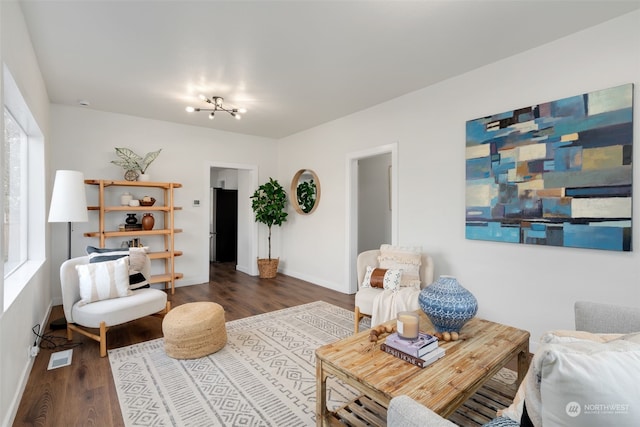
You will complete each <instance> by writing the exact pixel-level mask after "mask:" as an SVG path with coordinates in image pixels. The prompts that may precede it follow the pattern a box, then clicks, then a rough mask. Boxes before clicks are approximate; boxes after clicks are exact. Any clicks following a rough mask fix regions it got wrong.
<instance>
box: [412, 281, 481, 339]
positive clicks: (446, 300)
mask: <svg viewBox="0 0 640 427" xmlns="http://www.w3.org/2000/svg"><path fill="white" fill-rule="evenodd" d="M418 303H419V304H420V308H421V309H422V311H424V313H425V314H426V315H427V317H428V318H429V320H431V323H433V326H434V327H435V328H436V332H460V329H461V328H462V326H463V325H464V324H465V323H467V322H468V321H469V320H471V319H472V318H473V316H475V315H476V313H477V312H478V301H477V300H476V297H474V296H473V294H472V293H471V292H469V291H468V290H467V289H465V288H464V287H463V286H462V285H461V284H460V283H459V282H458V281H457V280H456V278H455V277H453V276H440V277H439V278H438V280H436V281H435V282H433V283H432V284H430V285H429V286H427V287H425V288H424V289H422V291H420V295H419V297H418Z"/></svg>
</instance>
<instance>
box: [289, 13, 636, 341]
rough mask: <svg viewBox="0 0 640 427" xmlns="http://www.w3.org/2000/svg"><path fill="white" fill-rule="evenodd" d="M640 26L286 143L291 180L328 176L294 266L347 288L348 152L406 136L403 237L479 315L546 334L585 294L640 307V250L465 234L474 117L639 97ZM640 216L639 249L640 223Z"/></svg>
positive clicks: (294, 242)
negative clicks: (298, 174)
mask: <svg viewBox="0 0 640 427" xmlns="http://www.w3.org/2000/svg"><path fill="white" fill-rule="evenodd" d="M639 22H640V12H634V13H631V14H628V15H625V16H623V17H620V18H618V19H615V20H612V21H610V22H607V23H604V24H602V25H599V26H597V27H593V28H591V29H588V30H586V31H583V32H580V33H577V34H575V35H572V36H569V37H566V38H564V39H561V40H558V41H556V42H553V43H550V44H548V45H545V46H542V47H539V48H537V49H534V50H531V51H528V52H525V53H522V54H519V55H517V56H514V57H511V58H508V59H506V60H503V61H500V62H498V63H494V64H491V65H488V66H485V67H483V68H480V69H477V70H475V71H472V72H469V73H467V74H465V75H462V76H459V77H455V78H451V79H449V80H446V81H444V82H442V83H440V84H436V85H433V86H431V87H428V88H425V89H423V90H420V91H417V92H414V93H411V94H409V95H406V96H403V97H400V98H397V99H395V100H392V101H389V102H387V103H384V104H381V105H378V106H376V107H374V108H371V109H368V110H366V111H362V112H360V113H357V114H353V115H351V116H348V117H344V118H342V119H339V120H336V121H334V122H331V123H328V124H325V125H322V126H319V127H317V128H314V129H310V130H307V131H305V132H301V133H299V134H296V135H293V136H290V137H288V138H285V139H283V140H281V141H280V146H279V160H278V164H279V177H280V179H282V180H283V181H286V182H288V180H290V179H291V177H292V176H293V174H294V172H295V171H296V170H297V169H299V168H310V169H314V170H315V171H316V173H317V174H318V177H319V179H320V182H321V183H322V200H321V202H320V205H319V206H318V209H317V210H316V211H315V212H314V213H313V214H312V215H310V216H300V215H295V214H292V218H291V220H290V221H288V222H287V223H286V224H284V226H283V229H282V233H281V238H282V242H281V248H280V256H281V258H282V261H283V264H284V266H285V268H286V272H289V273H291V274H292V275H301V276H303V277H304V278H313V279H314V281H315V283H319V284H323V285H324V286H327V287H331V288H334V289H340V290H343V291H344V292H347V290H348V281H349V279H348V278H346V277H345V274H346V265H347V264H346V263H345V261H344V259H345V257H346V248H347V244H346V241H345V239H346V229H345V227H346V221H345V214H346V207H345V204H346V197H345V192H346V187H345V182H346V175H345V174H346V167H345V159H346V158H347V154H348V153H351V152H354V151H359V150H363V149H365V148H367V147H376V146H380V145H384V144H389V143H391V142H395V141H398V143H399V149H398V152H399V171H398V172H399V182H398V186H399V212H398V214H399V239H398V243H399V244H402V245H421V246H422V247H423V248H424V250H425V251H428V252H429V253H430V254H431V255H432V256H433V258H434V261H435V269H436V277H437V275H440V274H452V275H455V276H457V277H458V278H459V280H460V281H461V283H462V284H463V285H464V286H465V287H467V288H468V289H469V290H471V291H472V292H473V293H474V294H475V295H476V296H477V298H478V300H479V305H480V311H479V316H482V317H485V318H488V319H491V320H495V321H499V322H504V323H507V324H511V325H515V326H517V327H521V328H523V329H527V330H529V331H531V334H532V341H537V339H538V338H539V336H540V335H541V334H542V333H543V332H544V331H546V330H548V329H554V328H572V327H573V302H574V301H575V300H577V299H588V300H595V301H606V302H611V303H621V304H627V305H635V306H638V305H640V286H639V285H640V284H639V283H638V278H639V274H638V273H639V270H640V252H638V251H636V252H631V253H621V252H609V251H600V250H582V249H570V248H556V247H537V246H529V245H515V244H506V243H491V242H481V241H470V240H465V237H464V222H465V196H464V195H465V155H464V152H465V151H464V150H465V122H466V121H467V120H470V119H475V118H478V117H482V116H485V115H488V114H492V113H498V112H502V111H507V110H512V109H514V108H518V107H523V106H527V105H534V104H537V103H539V102H545V101H551V100H554V99H559V98H564V97H567V96H571V95H576V94H582V93H585V92H590V91H594V90H597V89H603V88H607V87H612V86H617V85H620V84H623V83H629V82H633V83H636V86H635V92H636V93H635V95H636V96H635V99H636V100H637V99H639V98H638V92H639V90H640V82H639V81H638V77H639V76H640V25H638V23H639ZM532 36H535V35H532ZM488 48H491V47H488ZM638 110H639V109H638V108H636V111H635V129H634V130H635V133H636V135H639V134H640V132H638V130H639V129H638V128H639V123H640V120H638ZM636 139H637V136H636ZM634 161H635V162H638V161H639V158H638V155H637V150H636V155H635V159H634ZM636 192H637V189H636ZM639 199H640V198H638V197H635V202H634V207H635V209H634V211H635V212H640V210H639V209H638V207H639V206H638V203H639V201H638V200H639ZM291 212H293V211H291ZM634 222H636V227H634V231H633V240H634V242H635V245H636V247H638V246H639V245H640V233H639V231H638V230H640V227H638V225H637V220H636V221H634ZM301 272H303V273H302V274H301Z"/></svg>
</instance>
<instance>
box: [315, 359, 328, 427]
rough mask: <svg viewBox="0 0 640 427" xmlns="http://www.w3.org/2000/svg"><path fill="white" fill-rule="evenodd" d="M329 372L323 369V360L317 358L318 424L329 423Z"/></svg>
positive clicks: (324, 424) (318, 426)
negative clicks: (326, 372)
mask: <svg viewBox="0 0 640 427" xmlns="http://www.w3.org/2000/svg"><path fill="white" fill-rule="evenodd" d="M328 412H329V411H328V410H327V374H325V373H324V370H323V369H322V360H320V359H316V426H317V427H322V426H326V425H329V422H328V420H327V415H328Z"/></svg>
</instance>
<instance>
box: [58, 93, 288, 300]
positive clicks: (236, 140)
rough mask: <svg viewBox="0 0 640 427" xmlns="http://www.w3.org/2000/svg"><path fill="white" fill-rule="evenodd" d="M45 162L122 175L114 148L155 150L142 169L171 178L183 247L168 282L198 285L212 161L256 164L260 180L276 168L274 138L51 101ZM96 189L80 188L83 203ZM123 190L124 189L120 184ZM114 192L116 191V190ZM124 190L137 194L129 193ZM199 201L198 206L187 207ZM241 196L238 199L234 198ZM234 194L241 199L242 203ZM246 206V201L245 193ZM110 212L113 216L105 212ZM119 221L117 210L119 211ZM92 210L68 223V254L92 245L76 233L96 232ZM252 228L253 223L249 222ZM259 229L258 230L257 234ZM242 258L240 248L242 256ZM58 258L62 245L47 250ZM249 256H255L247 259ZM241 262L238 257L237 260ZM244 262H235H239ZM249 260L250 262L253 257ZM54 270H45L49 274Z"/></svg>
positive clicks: (205, 268)
mask: <svg viewBox="0 0 640 427" xmlns="http://www.w3.org/2000/svg"><path fill="white" fill-rule="evenodd" d="M51 117H52V151H51V168H52V170H55V169H74V170H80V171H82V172H84V175H85V178H87V179H89V178H93V179H123V178H122V176H123V171H122V169H121V168H119V167H118V166H115V165H113V164H111V163H110V161H111V160H114V159H116V158H117V157H116V154H115V150H114V148H115V147H128V148H131V149H132V150H134V151H135V152H137V153H138V154H140V155H144V154H145V153H147V152H149V151H154V150H157V149H159V148H162V152H161V153H160V155H159V156H158V158H157V159H156V160H155V162H154V163H153V164H152V165H151V166H150V167H149V169H148V171H147V172H148V173H149V174H150V175H151V179H152V180H153V181H163V182H179V183H181V184H182V188H179V189H177V190H175V193H174V194H175V204H176V205H177V206H181V207H182V210H180V211H177V212H176V214H175V215H176V216H175V222H176V227H178V228H181V229H182V230H183V232H182V233H179V234H176V238H175V247H176V249H178V250H182V251H183V255H182V256H180V257H178V258H176V271H178V272H181V273H183V274H184V278H183V279H182V280H179V281H177V282H176V286H186V285H192V284H196V283H203V282H207V281H208V280H209V179H210V168H211V166H212V165H213V164H231V165H233V164H241V163H242V164H247V165H253V166H255V168H256V169H257V170H258V175H259V179H260V180H266V179H267V177H268V176H269V175H274V174H275V171H276V166H275V165H276V150H275V146H276V142H275V141H274V140H271V139H268V138H259V137H255V136H248V135H241V134H234V133H229V132H221V131H216V130H212V129H206V128H201V127H194V126H185V125H179V124H174V123H167V122H162V121H157V120H150V119H143V118H137V117H132V116H126V115H121V114H112V113H104V112H99V111H95V110H90V109H85V108H81V107H67V106H60V105H52V107H51ZM96 191H97V189H96V188H91V187H88V188H87V203H89V204H92V203H96V200H97V196H96ZM123 191H124V190H123ZM119 193H120V191H119V190H118V194H119ZM132 194H134V195H136V196H139V195H140V194H137V193H135V192H132ZM193 200H200V207H193ZM242 200H244V199H242ZM242 200H241V201H242ZM246 204H247V206H249V205H250V200H249V198H248V197H246ZM112 215H115V214H112ZM122 219H123V220H124V215H123V217H122ZM97 221H98V216H97V213H96V212H94V213H89V222H88V223H76V224H73V230H74V231H73V237H72V256H79V255H82V254H84V251H85V247H86V246H87V245H90V244H91V245H97V244H98V239H97V238H87V237H83V233H85V232H87V231H95V230H97ZM251 227H253V224H251ZM52 230H53V235H52V238H53V239H54V241H58V242H61V241H62V240H59V239H63V238H64V236H65V235H66V224H60V225H59V226H55V227H52ZM265 231H266V230H263V232H265ZM119 244H120V240H119V239H110V240H109V242H108V245H107V246H111V245H116V246H119ZM240 255H243V256H245V257H246V258H249V256H248V255H247V254H246V252H243V253H242V254H240ZM65 258H66V251H56V252H54V253H53V254H52V259H53V265H59V264H60V263H61V262H62V261H64V259H65ZM253 260H255V258H253ZM238 263H239V264H241V262H240V260H239V262H238ZM246 263H247V262H246V261H245V262H244V263H242V264H243V265H246ZM253 263H254V264H255V261H253ZM54 273H55V271H52V275H53V274H54ZM52 286H53V289H52V294H53V296H54V303H60V299H59V298H60V288H59V282H57V283H54V284H53V285H52Z"/></svg>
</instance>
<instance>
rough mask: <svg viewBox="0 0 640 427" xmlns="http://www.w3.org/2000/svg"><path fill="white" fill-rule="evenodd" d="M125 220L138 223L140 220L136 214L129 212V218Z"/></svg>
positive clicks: (128, 222)
mask: <svg viewBox="0 0 640 427" xmlns="http://www.w3.org/2000/svg"><path fill="white" fill-rule="evenodd" d="M124 222H126V223H127V224H136V223H137V222H138V218H137V217H136V214H134V213H128V214H127V219H125V220H124Z"/></svg>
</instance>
